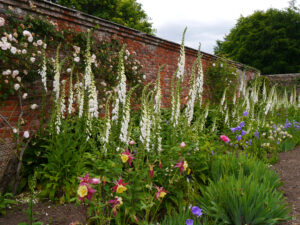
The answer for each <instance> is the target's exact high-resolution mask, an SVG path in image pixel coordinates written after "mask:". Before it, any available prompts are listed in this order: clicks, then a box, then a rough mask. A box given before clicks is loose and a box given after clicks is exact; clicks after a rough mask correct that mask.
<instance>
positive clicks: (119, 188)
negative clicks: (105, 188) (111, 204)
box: [112, 178, 128, 194]
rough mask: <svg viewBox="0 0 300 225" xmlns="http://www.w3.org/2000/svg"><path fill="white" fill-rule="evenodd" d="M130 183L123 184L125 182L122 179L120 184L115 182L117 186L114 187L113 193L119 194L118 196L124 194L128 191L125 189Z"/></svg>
mask: <svg viewBox="0 0 300 225" xmlns="http://www.w3.org/2000/svg"><path fill="white" fill-rule="evenodd" d="M127 184H128V183H123V180H122V179H121V178H120V179H119V181H118V182H115V186H113V188H112V190H113V192H117V193H118V194H121V193H123V192H124V191H126V190H127V188H126V187H125V186H126V185H127Z"/></svg>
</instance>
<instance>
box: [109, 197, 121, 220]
mask: <svg viewBox="0 0 300 225" xmlns="http://www.w3.org/2000/svg"><path fill="white" fill-rule="evenodd" d="M108 203H109V204H112V208H113V214H114V217H116V216H117V209H118V208H119V207H120V206H121V205H122V204H123V201H122V198H121V197H115V199H113V200H109V201H108Z"/></svg>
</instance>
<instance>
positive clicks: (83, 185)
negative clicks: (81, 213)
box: [77, 173, 100, 201]
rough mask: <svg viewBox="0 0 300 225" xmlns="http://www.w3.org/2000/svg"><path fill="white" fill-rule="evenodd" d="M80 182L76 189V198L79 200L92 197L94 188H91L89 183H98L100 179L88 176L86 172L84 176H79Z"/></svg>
mask: <svg viewBox="0 0 300 225" xmlns="http://www.w3.org/2000/svg"><path fill="white" fill-rule="evenodd" d="M79 180H80V184H79V187H78V190H77V194H78V199H79V200H80V201H84V199H85V198H87V199H88V200H91V199H92V197H93V194H94V193H95V192H96V190H95V189H93V188H91V184H99V183H100V179H99V178H92V179H91V178H90V177H89V174H88V173H86V175H85V176H84V177H79Z"/></svg>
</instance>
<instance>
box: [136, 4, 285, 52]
mask: <svg viewBox="0 0 300 225" xmlns="http://www.w3.org/2000/svg"><path fill="white" fill-rule="evenodd" d="M137 2H139V3H141V4H142V8H143V9H144V11H145V12H146V13H147V15H148V16H149V17H150V18H151V19H150V22H152V23H153V28H154V29H156V33H155V35H156V36H158V37H160V38H163V39H166V40H169V41H173V42H176V43H180V42H181V37H182V32H183V30H184V28H185V27H187V32H186V36H185V45H186V46H188V47H192V48H195V49H198V46H199V42H201V50H202V51H204V52H207V53H211V54H213V48H214V46H215V45H216V40H223V38H224V36H225V35H226V34H228V33H229V32H230V29H231V28H233V27H234V25H235V24H236V22H237V20H238V18H240V16H241V15H242V16H248V15H251V14H252V13H253V12H254V11H256V10H267V9H269V8H277V9H284V8H287V7H288V6H289V4H288V0H137Z"/></svg>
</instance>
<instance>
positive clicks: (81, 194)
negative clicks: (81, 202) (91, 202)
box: [77, 185, 88, 198]
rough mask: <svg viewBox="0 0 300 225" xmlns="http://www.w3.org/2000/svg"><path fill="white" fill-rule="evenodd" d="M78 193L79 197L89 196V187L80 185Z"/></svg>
mask: <svg viewBox="0 0 300 225" xmlns="http://www.w3.org/2000/svg"><path fill="white" fill-rule="evenodd" d="M77 194H78V195H79V197H81V198H84V197H85V196H87V194H88V188H87V186H85V185H80V186H79V188H78V190H77Z"/></svg>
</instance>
